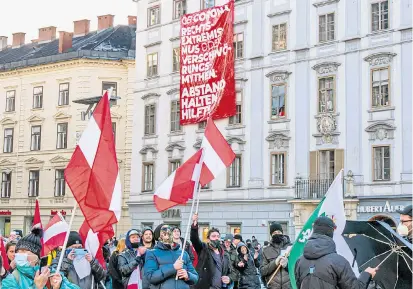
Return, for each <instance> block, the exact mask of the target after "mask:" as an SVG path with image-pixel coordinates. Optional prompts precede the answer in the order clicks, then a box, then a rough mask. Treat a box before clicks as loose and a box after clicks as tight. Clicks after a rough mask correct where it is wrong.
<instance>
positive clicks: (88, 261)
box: [52, 231, 106, 289]
mask: <svg viewBox="0 0 413 289" xmlns="http://www.w3.org/2000/svg"><path fill="white" fill-rule="evenodd" d="M79 249H83V250H79ZM60 254H64V257H63V262H62V267H61V269H60V270H61V271H62V273H64V275H65V276H66V277H67V279H68V280H69V281H70V282H72V283H73V284H76V285H78V286H79V287H81V288H88V289H89V288H92V289H98V288H99V286H100V282H101V281H103V282H104V281H105V279H106V270H104V269H103V267H102V265H101V264H99V261H98V260H96V259H95V258H94V257H92V255H91V253H90V252H87V251H86V250H85V249H84V247H83V242H82V239H81V237H80V235H79V233H78V232H76V231H71V232H70V234H69V239H68V241H67V249H66V252H58V255H57V256H56V258H55V259H54V260H53V262H52V267H56V266H57V264H58V263H59V259H60ZM87 272H89V274H87ZM92 285H93V286H92Z"/></svg>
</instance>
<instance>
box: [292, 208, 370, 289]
mask: <svg viewBox="0 0 413 289" xmlns="http://www.w3.org/2000/svg"><path fill="white" fill-rule="evenodd" d="M335 229H336V225H335V224H334V221H333V220H332V219H330V218H329V217H325V216H321V217H318V218H317V219H316V220H315V221H314V223H313V233H312V235H311V237H310V239H309V240H308V242H307V244H306V245H305V247H304V253H303V255H302V256H301V257H300V259H298V260H297V263H296V264H295V272H294V274H295V278H296V281H297V288H301V289H302V288H305V289H320V288H321V289H337V288H338V289H366V288H367V286H368V285H369V283H370V280H371V278H374V276H375V275H376V271H377V268H374V269H373V268H370V267H369V268H367V269H366V270H365V271H364V272H362V273H361V274H360V276H359V278H358V279H357V277H356V275H355V274H354V272H353V269H352V268H351V265H350V263H349V262H348V261H347V259H345V258H344V257H343V256H341V255H339V254H337V251H336V244H335V243H334V240H333V236H334V231H335Z"/></svg>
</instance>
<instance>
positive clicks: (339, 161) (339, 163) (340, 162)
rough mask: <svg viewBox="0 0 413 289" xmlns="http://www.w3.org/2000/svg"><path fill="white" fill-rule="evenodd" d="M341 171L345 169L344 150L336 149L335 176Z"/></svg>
mask: <svg viewBox="0 0 413 289" xmlns="http://www.w3.org/2000/svg"><path fill="white" fill-rule="evenodd" d="M341 169H344V150H343V149H336V150H335V151H334V176H337V174H338V173H339V172H340V170H341Z"/></svg>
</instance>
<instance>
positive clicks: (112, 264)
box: [108, 239, 126, 289]
mask: <svg viewBox="0 0 413 289" xmlns="http://www.w3.org/2000/svg"><path fill="white" fill-rule="evenodd" d="M125 249H126V245H125V239H120V241H118V245H117V246H116V249H115V251H113V253H112V255H111V256H110V259H109V266H108V273H109V275H110V277H111V278H112V289H124V286H123V284H122V274H121V272H120V271H119V268H118V257H119V255H120V254H122V253H123V251H125Z"/></svg>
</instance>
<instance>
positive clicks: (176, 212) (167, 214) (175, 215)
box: [161, 209, 181, 219]
mask: <svg viewBox="0 0 413 289" xmlns="http://www.w3.org/2000/svg"><path fill="white" fill-rule="evenodd" d="M161 215H162V218H164V219H165V218H168V219H180V218H181V209H171V210H167V211H164V212H162V214H161Z"/></svg>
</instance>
